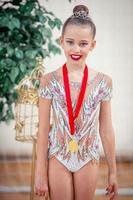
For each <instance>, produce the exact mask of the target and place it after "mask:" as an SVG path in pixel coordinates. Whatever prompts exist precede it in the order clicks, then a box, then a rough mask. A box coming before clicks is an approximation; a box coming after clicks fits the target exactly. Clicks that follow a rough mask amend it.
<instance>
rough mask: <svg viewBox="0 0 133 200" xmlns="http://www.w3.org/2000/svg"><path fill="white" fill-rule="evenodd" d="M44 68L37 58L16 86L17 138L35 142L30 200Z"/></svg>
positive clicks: (32, 195)
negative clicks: (40, 81)
mask: <svg viewBox="0 0 133 200" xmlns="http://www.w3.org/2000/svg"><path fill="white" fill-rule="evenodd" d="M44 69H45V68H44V67H43V60H42V58H40V57H39V58H37V66H36V68H35V69H34V70H33V71H32V72H31V74H30V75H29V76H27V75H26V76H25V77H24V78H23V79H22V80H21V81H20V83H19V85H18V86H17V87H16V90H17V93H18V99H17V101H16V102H15V126H14V129H15V139H16V140H17V141H20V142H32V143H33V150H32V169H31V193H30V200H32V199H33V198H34V178H35V159H36V139H37V133H38V100H39V98H38V87H39V77H40V76H42V75H43V74H44Z"/></svg>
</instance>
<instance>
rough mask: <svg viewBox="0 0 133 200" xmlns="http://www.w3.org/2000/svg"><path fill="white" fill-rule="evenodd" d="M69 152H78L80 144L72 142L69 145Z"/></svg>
mask: <svg viewBox="0 0 133 200" xmlns="http://www.w3.org/2000/svg"><path fill="white" fill-rule="evenodd" d="M68 147H69V150H70V151H71V152H76V151H77V150H78V143H77V141H76V140H73V139H72V140H71V141H70V142H69V144H68Z"/></svg>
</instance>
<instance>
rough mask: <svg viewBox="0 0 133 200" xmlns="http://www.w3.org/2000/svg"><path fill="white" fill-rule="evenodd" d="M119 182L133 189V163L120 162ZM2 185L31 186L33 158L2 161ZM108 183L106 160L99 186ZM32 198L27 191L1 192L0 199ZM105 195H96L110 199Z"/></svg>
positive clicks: (98, 199)
mask: <svg viewBox="0 0 133 200" xmlns="http://www.w3.org/2000/svg"><path fill="white" fill-rule="evenodd" d="M117 169H118V184H119V188H132V189H133V163H118V164H117ZM0 172H1V173H0V187H1V186H9V187H10V188H11V187H14V186H30V172H31V160H30V159H29V160H25V161H24V160H23V161H21V160H20V159H17V160H15V161H14V162H13V161H1V162H0ZM106 184H107V166H106V165H105V163H104V162H101V164H100V173H99V179H98V184H97V188H98V189H104V188H105V187H106ZM9 199H10V200H22V199H23V200H30V195H29V193H28V192H27V193H26V192H25V193H24V192H21V193H16V192H14V193H9V192H5V193H4V192H0V200H9ZM34 199H35V200H44V199H43V198H42V197H35V198H34ZM108 199H109V198H108V197H107V196H105V195H100V196H96V197H95V200H108ZM131 199H132V200H133V196H121V195H120V196H119V197H118V200H131Z"/></svg>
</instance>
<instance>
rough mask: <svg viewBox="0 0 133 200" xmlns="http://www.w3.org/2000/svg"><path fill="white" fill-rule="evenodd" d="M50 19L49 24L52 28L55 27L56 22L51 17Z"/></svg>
mask: <svg viewBox="0 0 133 200" xmlns="http://www.w3.org/2000/svg"><path fill="white" fill-rule="evenodd" d="M48 19H49V20H48V24H49V26H50V28H51V29H53V28H54V27H55V23H54V21H52V20H51V19H50V18H48Z"/></svg>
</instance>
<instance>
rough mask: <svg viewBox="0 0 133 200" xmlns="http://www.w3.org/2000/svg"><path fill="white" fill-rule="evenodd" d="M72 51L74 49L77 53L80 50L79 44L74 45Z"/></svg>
mask: <svg viewBox="0 0 133 200" xmlns="http://www.w3.org/2000/svg"><path fill="white" fill-rule="evenodd" d="M74 51H75V53H79V52H80V47H79V45H74Z"/></svg>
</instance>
